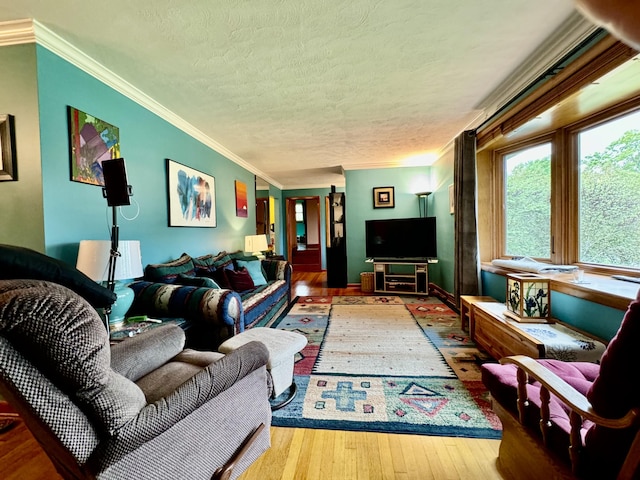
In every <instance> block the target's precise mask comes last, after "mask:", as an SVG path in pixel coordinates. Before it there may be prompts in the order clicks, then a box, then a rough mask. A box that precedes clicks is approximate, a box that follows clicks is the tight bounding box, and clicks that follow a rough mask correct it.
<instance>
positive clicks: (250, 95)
mask: <svg viewBox="0 0 640 480" xmlns="http://www.w3.org/2000/svg"><path fill="white" fill-rule="evenodd" d="M572 13H573V4H572V2H571V1H570V0H538V1H536V2H531V1H530V0H458V1H456V2H452V1H451V0H393V1H391V0H388V1H371V0H369V1H362V0H351V1H349V2H346V1H345V2H338V1H320V0H262V1H240V0H191V1H188V0H154V1H150V0H144V1H131V0H110V1H109V2H92V1H87V0H59V1H51V0H20V1H16V0H0V22H2V21H9V20H17V19H25V18H33V19H35V20H36V21H37V22H38V23H39V24H41V25H42V26H43V27H45V28H46V29H47V30H49V31H51V32H53V33H55V34H57V35H59V36H60V37H61V38H62V39H64V40H66V41H68V42H69V43H70V44H72V45H74V46H75V47H77V48H78V49H79V50H81V51H82V52H84V53H85V54H86V55H88V56H89V57H91V58H93V59H94V60H95V61H97V62H98V63H100V64H101V65H103V66H104V67H106V68H107V69H108V70H110V71H111V72H113V73H115V74H117V75H118V76H120V77H121V78H122V79H124V80H125V81H127V82H129V83H130V84H131V85H133V86H135V87H137V88H138V89H139V90H141V91H142V92H144V93H145V94H147V95H148V96H149V97H151V98H152V99H154V100H155V101H156V102H158V103H159V104H161V105H162V106H164V107H165V108H166V109H168V110H169V111H171V112H173V113H175V114H176V115H177V116H179V117H181V118H182V119H183V120H184V121H186V122H188V124H190V125H192V126H193V127H194V128H195V129H197V130H198V131H200V132H202V133H203V134H204V136H206V137H208V138H210V139H212V140H213V141H214V142H216V144H219V145H221V146H222V147H224V149H226V150H227V151H229V152H232V154H233V155H232V156H233V157H234V158H237V159H240V160H241V161H244V162H246V163H247V164H249V165H251V166H252V168H253V171H255V172H256V173H258V174H261V175H263V176H264V177H265V178H267V179H268V180H269V181H271V182H272V183H275V184H276V185H278V186H280V187H281V188H302V187H311V186H327V185H330V184H335V185H343V184H344V180H343V179H342V175H341V169H342V168H344V169H351V168H376V167H388V166H402V165H409V164H411V163H406V162H405V160H406V159H407V158H408V157H412V156H415V155H420V154H425V153H436V154H437V153H441V152H442V151H443V149H444V148H446V147H447V145H449V144H450V142H451V141H452V139H453V138H454V137H455V136H456V135H457V134H458V133H459V132H460V131H462V130H463V129H465V128H467V127H469V126H476V125H477V123H478V121H479V120H478V119H480V118H483V115H486V114H487V112H485V111H483V110H482V109H481V107H480V106H481V105H482V102H483V101H484V100H485V99H486V98H487V96H489V95H490V94H493V93H494V90H495V89H496V88H497V87H498V86H499V85H501V84H502V82H503V81H505V79H506V78H507V77H508V76H509V75H510V74H511V73H512V72H513V71H514V70H516V69H517V68H518V67H519V66H520V65H521V64H522V63H524V62H525V61H526V60H527V59H528V58H529V56H530V55H532V54H533V52H535V51H536V49H537V47H538V46H540V45H541V44H542V43H543V42H544V41H545V40H546V39H547V38H548V37H549V36H551V34H552V33H554V32H555V31H556V30H557V29H558V28H559V26H560V25H562V24H563V22H564V21H565V20H567V18H569V17H570V16H571V15H572ZM474 123H475V124H476V125H474ZM422 164H424V163H422Z"/></svg>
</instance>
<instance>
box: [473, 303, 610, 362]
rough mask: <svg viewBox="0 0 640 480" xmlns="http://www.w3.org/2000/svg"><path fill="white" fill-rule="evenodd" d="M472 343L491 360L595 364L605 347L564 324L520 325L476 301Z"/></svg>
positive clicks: (497, 306)
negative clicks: (516, 358) (512, 358)
mask: <svg viewBox="0 0 640 480" xmlns="http://www.w3.org/2000/svg"><path fill="white" fill-rule="evenodd" d="M472 309H473V318H474V322H475V327H474V328H475V338H474V340H475V342H476V344H477V345H478V346H479V347H480V348H482V349H483V350H485V351H487V352H488V353H489V354H490V355H491V356H492V357H494V358H496V359H500V358H502V357H507V356H511V355H526V356H528V357H531V358H554V359H557V360H563V361H583V362H597V361H599V360H600V357H602V354H603V353H604V351H605V349H606V345H605V344H604V343H603V342H601V341H600V340H598V339H595V338H592V337H589V336H587V335H585V334H583V333H582V332H579V331H577V330H575V329H573V328H571V327H569V326H568V325H565V324H563V323H560V322H558V321H557V320H554V319H551V320H550V322H551V323H520V322H517V321H515V320H513V319H511V318H509V317H505V315H504V312H505V311H506V309H507V307H506V305H505V304H503V303H498V302H476V303H474V304H473V306H472Z"/></svg>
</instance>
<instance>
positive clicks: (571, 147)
mask: <svg viewBox="0 0 640 480" xmlns="http://www.w3.org/2000/svg"><path fill="white" fill-rule="evenodd" d="M637 111H640V96H637V97H634V98H632V99H630V100H628V101H625V102H622V103H620V104H618V105H614V106H612V107H609V108H605V109H602V110H600V111H598V112H596V113H594V114H592V115H589V116H586V117H585V118H583V119H580V120H578V121H576V122H573V123H571V124H569V125H563V126H559V127H557V128H555V129H553V130H551V131H549V132H546V133H544V134H538V135H533V136H531V137H530V138H525V139H521V140H518V141H514V142H513V143H507V144H505V145H503V146H501V147H500V148H496V149H491V150H490V151H491V158H492V177H493V181H492V185H493V188H492V192H491V195H492V197H493V198H492V202H493V205H494V212H495V218H494V225H495V226H496V228H495V230H494V235H495V236H496V238H495V240H494V245H495V249H496V251H494V255H493V258H511V257H510V256H509V255H507V253H506V202H505V200H506V199H505V193H506V192H505V177H504V175H505V165H504V157H505V156H506V155H508V154H510V153H513V152H516V151H519V150H522V149H525V148H528V147H531V146H535V145H539V144H542V143H546V142H550V143H551V225H550V228H551V232H550V234H551V257H550V259H546V258H536V260H539V261H542V262H546V261H551V263H554V264H561V265H577V266H579V267H580V268H582V269H584V270H585V271H587V272H591V273H599V274H606V275H613V274H622V275H628V274H637V273H639V272H640V269H638V268H631V267H617V266H611V265H603V264H595V263H588V262H580V261H579V260H578V258H579V250H580V246H579V187H580V185H579V182H580V180H579V179H580V177H579V167H580V165H579V158H578V134H579V133H581V132H583V131H585V130H588V129H590V128H593V127H595V126H598V125H601V124H604V123H607V122H609V121H611V120H615V119H616V118H619V117H622V116H625V115H627V114H629V113H633V112H637Z"/></svg>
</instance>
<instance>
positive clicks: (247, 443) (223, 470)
mask: <svg viewBox="0 0 640 480" xmlns="http://www.w3.org/2000/svg"><path fill="white" fill-rule="evenodd" d="M264 429H265V424H264V423H261V424H260V425H259V426H258V427H257V428H256V429H255V430H254V431H253V432H251V433H250V434H249V436H248V437H247V438H245V440H244V442H242V445H240V447H239V448H238V450H237V451H236V452H235V453H234V454H233V456H232V457H231V458H230V459H229V460H228V461H227V463H225V464H224V465H223V466H221V467H220V468H218V469H217V470H216V471H215V472H214V474H213V476H212V477H211V480H229V479H230V478H231V474H232V473H233V469H234V468H235V467H236V465H237V464H238V462H239V461H240V459H241V458H242V457H243V455H244V454H245V453H247V450H249V447H251V445H253V443H254V442H255V441H256V440H257V438H258V435H260V432H262V431H263V430H264Z"/></svg>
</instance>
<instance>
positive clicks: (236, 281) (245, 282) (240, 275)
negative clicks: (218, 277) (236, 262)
mask: <svg viewBox="0 0 640 480" xmlns="http://www.w3.org/2000/svg"><path fill="white" fill-rule="evenodd" d="M226 274H227V278H228V279H229V284H230V285H231V289H232V290H235V291H236V292H246V291H247V290H253V289H254V288H256V286H255V284H254V283H253V280H252V279H251V275H249V271H248V270H247V269H246V268H244V267H243V268H239V269H238V270H227V271H226Z"/></svg>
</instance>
